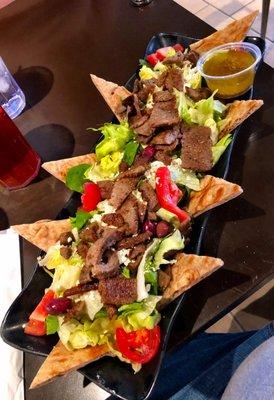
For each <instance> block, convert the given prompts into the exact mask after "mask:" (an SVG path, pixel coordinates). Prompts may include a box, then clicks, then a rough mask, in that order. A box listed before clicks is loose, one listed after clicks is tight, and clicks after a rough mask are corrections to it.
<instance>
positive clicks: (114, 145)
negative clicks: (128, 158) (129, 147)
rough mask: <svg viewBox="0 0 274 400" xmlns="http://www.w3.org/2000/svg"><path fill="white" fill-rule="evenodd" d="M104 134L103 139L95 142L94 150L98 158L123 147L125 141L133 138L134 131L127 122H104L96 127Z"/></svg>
mask: <svg viewBox="0 0 274 400" xmlns="http://www.w3.org/2000/svg"><path fill="white" fill-rule="evenodd" d="M98 130H99V131H100V132H102V134H103V135H104V139H103V140H102V141H101V142H100V143H99V144H97V146H96V149H95V152H96V156H97V158H98V160H101V158H103V157H105V156H107V155H108V154H111V153H115V152H117V151H121V150H123V149H124V147H125V145H126V144H127V142H129V141H130V140H132V139H133V137H134V132H133V130H132V129H131V128H130V126H129V124H128V122H126V121H123V122H121V123H120V124H112V123H106V124H104V125H103V126H102V127H101V128H99V129H98Z"/></svg>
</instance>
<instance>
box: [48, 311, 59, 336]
mask: <svg viewBox="0 0 274 400" xmlns="http://www.w3.org/2000/svg"><path fill="white" fill-rule="evenodd" d="M58 329H59V321H58V318H57V317H56V315H48V316H47V317H46V332H47V335H53V334H54V333H56V332H57V331H58Z"/></svg>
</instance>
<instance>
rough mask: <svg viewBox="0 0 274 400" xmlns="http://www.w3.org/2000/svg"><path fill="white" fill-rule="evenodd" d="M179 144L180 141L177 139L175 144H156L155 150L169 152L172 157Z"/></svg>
mask: <svg viewBox="0 0 274 400" xmlns="http://www.w3.org/2000/svg"><path fill="white" fill-rule="evenodd" d="M178 144H179V140H177V139H175V141H174V142H173V143H171V144H156V145H155V149H156V150H157V151H158V150H162V151H165V152H169V153H170V155H171V152H172V151H173V150H175V149H176V147H177V146H178Z"/></svg>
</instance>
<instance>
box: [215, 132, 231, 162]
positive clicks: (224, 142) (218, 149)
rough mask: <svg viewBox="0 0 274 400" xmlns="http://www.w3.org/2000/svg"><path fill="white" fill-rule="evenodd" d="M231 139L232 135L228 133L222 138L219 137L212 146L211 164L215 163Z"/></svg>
mask: <svg viewBox="0 0 274 400" xmlns="http://www.w3.org/2000/svg"><path fill="white" fill-rule="evenodd" d="M231 141H232V135H231V134H230V133H228V134H227V135H225V136H224V137H223V138H222V139H220V140H219V141H218V142H217V143H216V144H215V146H212V155H213V165H215V164H216V163H217V162H218V161H219V159H220V157H221V155H222V154H223V153H224V152H225V150H226V148H227V147H228V146H229V145H230V143H231Z"/></svg>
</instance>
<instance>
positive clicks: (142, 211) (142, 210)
mask: <svg viewBox="0 0 274 400" xmlns="http://www.w3.org/2000/svg"><path fill="white" fill-rule="evenodd" d="M137 204H138V216H139V220H140V222H141V223H143V222H144V219H145V216H146V211H147V202H146V201H140V200H137Z"/></svg>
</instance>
